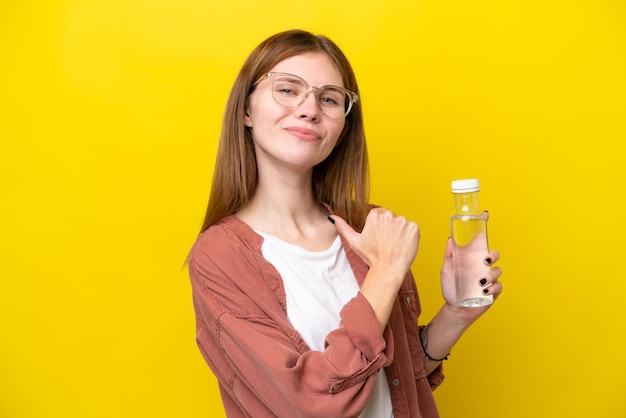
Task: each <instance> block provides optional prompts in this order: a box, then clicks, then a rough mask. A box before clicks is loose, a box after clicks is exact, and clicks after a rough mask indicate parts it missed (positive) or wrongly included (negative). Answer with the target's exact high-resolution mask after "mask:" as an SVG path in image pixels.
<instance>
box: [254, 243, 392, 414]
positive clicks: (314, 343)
mask: <svg viewBox="0 0 626 418" xmlns="http://www.w3.org/2000/svg"><path fill="white" fill-rule="evenodd" d="M256 232H257V233H258V234H259V235H261V236H262V237H263V238H264V240H263V245H262V246H261V250H262V252H263V257H265V259H266V260H267V261H269V262H270V263H271V264H272V265H273V266H274V267H275V268H276V270H278V272H279V273H280V275H281V277H282V279H283V284H284V287H285V295H286V299H287V318H288V319H289V321H290V322H291V325H292V326H293V327H294V328H295V329H296V331H298V333H299V334H300V335H301V336H302V339H303V340H304V341H305V342H306V343H307V344H308V346H309V348H311V350H317V351H324V341H325V339H326V335H328V333H329V332H330V331H332V330H334V329H337V328H338V327H339V323H340V322H341V318H340V317H339V312H340V311H341V309H342V308H343V306H344V305H345V304H346V303H347V302H348V301H349V300H350V299H352V298H353V297H355V296H356V294H357V293H358V291H359V285H358V283H357V281H356V277H355V276H354V272H353V271H352V268H351V267H350V263H349V262H348V257H347V256H346V254H345V252H344V251H343V246H342V245H341V239H340V238H339V236H337V238H336V239H335V241H334V242H333V243H332V245H331V246H330V248H328V249H327V250H324V251H309V250H306V249H304V248H302V247H300V246H297V245H294V244H290V243H288V242H285V241H282V240H280V239H278V238H276V237H274V236H272V235H269V234H266V233H263V232H260V231H256ZM385 417H393V411H392V407H391V397H390V394H389V385H388V383H387V376H386V375H385V372H384V370H383V369H382V368H381V369H380V372H379V373H378V378H377V382H376V389H375V392H374V395H373V396H372V399H371V400H370V403H369V404H368V406H367V408H366V409H365V411H363V413H362V414H361V415H360V418H385Z"/></svg>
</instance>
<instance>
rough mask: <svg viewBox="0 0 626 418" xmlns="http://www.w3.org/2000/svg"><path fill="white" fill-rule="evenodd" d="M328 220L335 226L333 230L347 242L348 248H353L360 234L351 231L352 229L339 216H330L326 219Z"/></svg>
mask: <svg viewBox="0 0 626 418" xmlns="http://www.w3.org/2000/svg"><path fill="white" fill-rule="evenodd" d="M328 220H329V221H330V222H331V223H333V224H335V228H336V229H337V232H338V233H339V235H341V236H342V237H343V239H345V240H346V241H347V242H348V244H349V245H350V247H352V248H354V247H355V244H356V243H357V241H358V239H359V237H360V236H361V234H359V233H358V232H356V231H355V230H354V229H352V227H351V226H350V225H349V224H348V223H347V222H346V221H344V220H343V218H341V217H340V216H337V215H331V216H329V217H328ZM356 246H358V245H356Z"/></svg>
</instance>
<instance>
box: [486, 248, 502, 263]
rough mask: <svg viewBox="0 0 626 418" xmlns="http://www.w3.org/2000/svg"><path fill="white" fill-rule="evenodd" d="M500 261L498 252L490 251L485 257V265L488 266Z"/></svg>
mask: <svg viewBox="0 0 626 418" xmlns="http://www.w3.org/2000/svg"><path fill="white" fill-rule="evenodd" d="M499 259H500V252H499V251H498V250H491V251H490V252H489V254H487V257H485V264H486V265H488V266H490V265H492V264H494V263H495V262H496V261H498V260H499Z"/></svg>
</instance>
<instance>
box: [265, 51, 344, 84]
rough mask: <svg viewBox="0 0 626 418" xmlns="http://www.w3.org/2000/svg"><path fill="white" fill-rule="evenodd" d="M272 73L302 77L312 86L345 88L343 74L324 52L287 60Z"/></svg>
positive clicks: (279, 64)
mask: <svg viewBox="0 0 626 418" xmlns="http://www.w3.org/2000/svg"><path fill="white" fill-rule="evenodd" d="M270 71H276V72H281V73H289V74H294V75H297V76H300V77H302V78H303V79H304V80H305V81H306V82H307V83H309V84H310V85H312V86H324V85H327V84H332V85H335V86H340V87H344V85H343V77H342V75H341V72H339V70H338V69H337V67H336V66H335V64H334V63H333V62H332V60H331V59H330V58H329V57H328V55H326V54H324V53H322V52H308V53H305V54H300V55H294V56H293V57H289V58H285V59H284V60H282V61H280V62H278V63H277V64H276V65H274V67H272V69H271V70H270Z"/></svg>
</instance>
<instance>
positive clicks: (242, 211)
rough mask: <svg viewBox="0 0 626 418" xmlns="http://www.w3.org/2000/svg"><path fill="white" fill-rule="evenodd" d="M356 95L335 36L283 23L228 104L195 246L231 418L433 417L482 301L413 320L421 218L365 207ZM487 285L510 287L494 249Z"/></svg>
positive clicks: (204, 337) (193, 267)
mask: <svg viewBox="0 0 626 418" xmlns="http://www.w3.org/2000/svg"><path fill="white" fill-rule="evenodd" d="M358 93H359V90H358V87H357V82H356V79H355V76H354V73H353V71H352V68H351V66H350V64H349V62H348V60H347V59H346V57H345V56H344V54H343V53H342V52H341V51H340V49H339V48H338V47H337V46H336V45H335V44H334V43H333V42H332V41H330V40H329V39H328V38H326V37H324V36H316V35H313V34H311V33H308V32H304V31H298V30H293V31H286V32H282V33H279V34H276V35H274V36H271V37H270V38H268V39H267V40H265V41H264V42H262V43H261V44H260V45H259V46H258V47H257V48H256V49H255V50H254V51H253V52H252V53H251V55H250V56H249V58H248V60H247V61H246V62H245V64H244V66H243V68H242V70H241V72H240V73H239V76H238V77H237V79H236V81H235V84H234V86H233V89H232V91H231V95H230V98H229V100H228V104H227V108H226V112H225V117H224V123H223V128H222V134H221V138H220V145H219V150H218V156H217V164H216V168H215V173H214V176H213V187H212V192H211V197H210V200H209V206H208V209H207V214H206V218H205V222H204V226H203V227H202V233H201V234H200V236H199V238H198V240H197V242H196V243H195V245H194V246H193V248H192V250H191V253H190V256H189V271H190V277H191V283H192V289H193V301H194V308H195V312H196V323H197V342H198V345H199V347H200V350H201V352H202V354H203V356H204V358H205V360H206V362H207V363H208V365H209V366H210V367H211V369H212V370H213V372H214V373H215V375H216V376H217V379H218V381H219V386H220V390H221V395H222V400H223V403H224V408H225V410H226V413H227V415H228V416H229V417H255V418H259V417H261V418H262V417H276V416H277V417H289V418H292V417H324V418H328V417H358V416H361V417H376V418H380V417H395V418H402V417H420V416H421V417H427V418H430V417H437V416H438V413H437V407H436V405H435V402H434V399H433V396H432V390H433V389H434V388H436V387H437V386H438V385H439V384H440V383H441V382H442V380H443V375H442V373H441V361H442V360H444V359H446V358H447V354H448V353H449V351H450V349H451V348H452V346H453V345H454V344H455V343H456V342H457V341H458V339H459V338H460V336H461V335H462V334H463V332H464V331H465V330H466V329H467V328H468V327H469V326H470V325H471V324H472V323H473V322H474V321H475V320H476V319H478V318H479V317H480V316H481V315H482V314H483V313H484V312H485V311H486V310H487V309H488V307H481V308H461V307H459V306H457V305H456V304H455V300H454V299H455V298H454V275H453V263H454V260H453V259H452V245H454V244H453V243H452V242H451V241H450V240H449V242H448V244H447V246H446V249H445V257H444V262H443V267H442V270H441V282H442V289H443V296H444V299H445V303H444V304H443V307H442V308H441V310H440V311H439V312H438V314H437V315H436V316H435V317H434V318H433V319H432V321H431V322H430V323H428V325H426V326H421V327H420V326H418V316H419V314H420V311H421V308H420V302H419V298H418V294H417V289H416V287H415V281H414V279H413V276H412V274H411V272H410V266H411V264H412V263H413V261H414V258H415V256H416V254H417V249H418V243H419V228H418V226H417V225H416V224H415V223H413V222H409V221H407V220H406V219H405V218H403V217H401V216H396V215H395V214H394V213H393V212H391V211H390V210H387V209H384V208H380V207H373V206H371V205H369V202H368V166H367V150H366V145H365V134H364V130H363V122H362V112H361V104H360V101H359V96H358ZM483 256H484V260H483V261H484V264H485V275H484V279H485V280H483V282H482V285H483V287H484V289H485V293H486V294H492V295H494V297H497V296H498V295H499V294H500V292H501V291H502V286H501V284H500V283H499V281H498V278H499V277H500V275H501V271H500V269H499V268H498V267H493V265H492V264H493V263H494V262H495V261H497V260H498V258H499V254H498V253H497V251H492V252H491V253H489V254H484V255H483Z"/></svg>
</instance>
